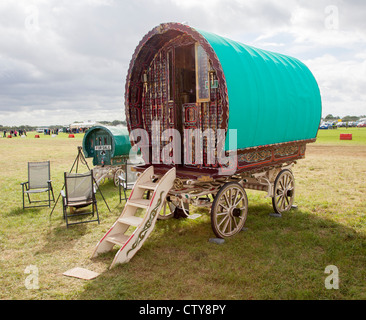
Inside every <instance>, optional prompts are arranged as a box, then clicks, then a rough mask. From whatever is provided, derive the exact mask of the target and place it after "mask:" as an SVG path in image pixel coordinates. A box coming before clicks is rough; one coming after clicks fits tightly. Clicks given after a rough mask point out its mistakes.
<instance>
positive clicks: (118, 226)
mask: <svg viewBox="0 0 366 320" xmlns="http://www.w3.org/2000/svg"><path fill="white" fill-rule="evenodd" d="M153 176H154V167H153V166H151V167H149V168H147V169H146V170H145V171H144V172H143V173H142V174H141V175H140V176H139V177H138V178H137V180H136V182H135V185H134V187H133V189H132V190H131V194H130V197H129V198H128V200H127V202H126V204H125V207H124V208H123V211H122V213H121V215H120V216H119V218H118V219H117V220H116V222H115V223H114V224H113V226H112V227H111V228H110V229H109V231H108V232H107V233H106V234H105V235H104V236H103V237H102V239H101V240H100V241H99V242H98V244H97V245H96V247H95V249H94V252H93V254H92V258H94V257H96V256H97V255H98V254H100V253H103V252H108V251H111V250H112V249H113V247H114V246H115V245H118V246H121V248H120V249H119V250H118V251H117V253H116V255H115V257H114V259H113V262H112V264H111V266H110V268H112V267H113V266H114V265H115V264H117V263H126V262H128V261H130V260H131V258H132V257H133V256H134V255H135V254H136V252H137V251H138V250H139V249H140V248H141V246H142V244H143V243H144V242H145V241H146V239H147V238H148V237H149V235H150V233H151V232H152V230H153V229H154V227H155V222H156V220H157V217H158V215H159V212H160V210H161V208H162V206H163V204H164V202H165V198H166V196H167V194H168V192H169V190H170V189H171V188H172V187H173V182H174V179H175V168H172V169H170V170H169V171H168V172H167V173H166V174H165V175H164V176H163V177H162V178H161V179H159V180H158V181H157V182H152V177H153ZM146 190H150V194H151V193H152V196H151V198H150V199H144V198H143V197H144V194H145V191H146ZM138 208H142V209H144V210H145V212H144V214H143V216H141V217H138V216H136V215H135V214H136V212H137V209H138ZM130 226H133V227H136V229H135V230H134V231H133V233H132V234H131V235H126V234H125V233H126V231H127V230H128V229H129V228H130Z"/></svg>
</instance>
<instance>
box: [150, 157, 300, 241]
mask: <svg viewBox="0 0 366 320" xmlns="http://www.w3.org/2000/svg"><path fill="white" fill-rule="evenodd" d="M293 165H294V163H293V162H291V163H286V164H284V165H278V166H274V167H271V168H266V169H262V170H260V171H257V172H241V173H237V174H235V175H232V176H229V177H222V178H216V179H212V180H211V181H199V180H192V179H187V178H179V177H178V178H176V179H175V180H174V183H173V187H172V188H171V189H170V190H169V192H168V195H167V197H166V203H165V205H164V206H163V210H162V211H161V212H160V215H159V217H158V218H159V219H168V218H171V217H173V216H176V217H177V216H183V217H188V216H189V214H190V213H189V205H193V206H196V207H205V208H210V209H211V224H212V229H213V231H214V233H215V235H216V236H217V237H220V238H224V237H230V236H233V235H234V234H236V233H237V232H239V231H240V230H241V229H242V228H243V226H244V223H245V220H246V217H247V214H248V199H247V195H246V191H245V189H252V190H259V191H264V192H266V193H267V194H266V197H270V198H272V205H273V209H274V210H275V212H276V213H278V214H281V213H282V212H285V211H288V210H290V209H291V207H292V205H293V201H294V196H295V181H294V176H293V174H292V172H291V167H292V166H293ZM160 178H161V176H160V175H158V174H156V175H154V177H153V180H154V181H156V182H157V181H159V179H160ZM206 180H208V179H206Z"/></svg>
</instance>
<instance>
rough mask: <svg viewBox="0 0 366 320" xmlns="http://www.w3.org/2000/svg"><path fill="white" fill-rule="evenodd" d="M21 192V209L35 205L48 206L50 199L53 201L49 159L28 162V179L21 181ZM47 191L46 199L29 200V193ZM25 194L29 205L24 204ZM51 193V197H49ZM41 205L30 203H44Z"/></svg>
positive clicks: (34, 206)
mask: <svg viewBox="0 0 366 320" xmlns="http://www.w3.org/2000/svg"><path fill="white" fill-rule="evenodd" d="M21 186H22V194H23V209H25V208H36V207H50V206H51V201H55V196H54V194H53V188H52V181H51V170H50V161H42V162H28V181H26V182H23V183H21ZM43 192H47V193H48V199H42V200H33V201H32V200H31V197H30V195H31V194H36V193H43ZM25 194H26V195H27V197H28V202H29V206H25V201H24V197H25V196H24V195H25ZM51 194H52V199H51ZM44 202H48V204H43V205H31V204H32V203H44Z"/></svg>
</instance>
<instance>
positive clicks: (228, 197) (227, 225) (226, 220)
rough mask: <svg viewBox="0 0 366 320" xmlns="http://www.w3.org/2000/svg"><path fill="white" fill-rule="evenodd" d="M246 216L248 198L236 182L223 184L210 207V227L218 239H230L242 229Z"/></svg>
mask: <svg viewBox="0 0 366 320" xmlns="http://www.w3.org/2000/svg"><path fill="white" fill-rule="evenodd" d="M247 214H248V197H247V194H246V192H245V190H244V188H243V187H242V186H241V185H240V184H239V183H237V182H229V183H226V184H224V185H223V186H222V187H221V189H220V190H219V191H218V193H217V194H216V197H215V200H214V202H213V204H212V207H211V226H212V230H213V232H214V233H215V235H216V236H217V237H219V238H226V237H231V236H233V235H235V234H236V233H238V232H239V231H240V230H241V229H243V226H244V223H245V220H246V218H247Z"/></svg>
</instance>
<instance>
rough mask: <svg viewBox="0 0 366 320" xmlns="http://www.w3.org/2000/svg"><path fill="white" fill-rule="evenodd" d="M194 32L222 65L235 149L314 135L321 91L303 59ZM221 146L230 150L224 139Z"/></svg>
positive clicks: (317, 122)
mask: <svg viewBox="0 0 366 320" xmlns="http://www.w3.org/2000/svg"><path fill="white" fill-rule="evenodd" d="M197 31H198V32H199V33H201V34H202V36H204V38H205V39H206V40H207V41H208V42H209V44H210V45H211V47H212V48H213V50H214V52H215V53H216V55H217V57H218V59H219V61H220V63H221V65H222V69H223V71H224V74H225V79H226V85H227V90H228V100H229V122H228V129H236V130H237V143H238V146H237V148H238V149H243V148H248V147H254V146H262V145H267V144H274V143H281V142H289V141H296V140H306V139H313V138H315V137H316V135H317V131H318V126H319V123H320V118H321V98H320V91H319V88H318V85H317V82H316V80H315V78H314V76H313V75H312V73H311V72H310V70H309V69H308V68H307V67H306V66H305V65H304V64H303V63H302V62H300V61H299V60H298V59H296V58H292V57H289V56H286V55H283V54H279V53H273V52H269V51H265V50H261V49H257V48H254V47H251V46H248V45H244V44H241V43H239V42H235V41H233V40H230V39H227V38H224V37H221V36H218V35H215V34H212V33H209V32H206V31H201V30H197ZM227 137H228V135H227ZM225 147H226V150H229V149H231V148H229V141H228V139H226V146H225Z"/></svg>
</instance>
